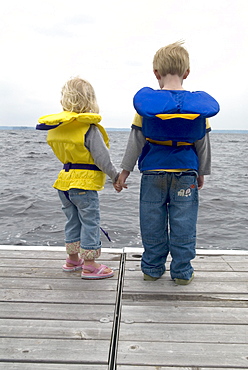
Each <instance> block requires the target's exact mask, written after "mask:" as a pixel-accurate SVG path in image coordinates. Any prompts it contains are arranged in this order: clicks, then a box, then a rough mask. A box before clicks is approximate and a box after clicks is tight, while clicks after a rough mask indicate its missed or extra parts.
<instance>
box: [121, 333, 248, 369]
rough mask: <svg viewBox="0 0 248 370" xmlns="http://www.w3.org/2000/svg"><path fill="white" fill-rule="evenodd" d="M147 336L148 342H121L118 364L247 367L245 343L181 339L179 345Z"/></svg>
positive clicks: (247, 353)
mask: <svg viewBox="0 0 248 370" xmlns="http://www.w3.org/2000/svg"><path fill="white" fill-rule="evenodd" d="M146 335H147V339H148V341H147V342H137V341H135V340H133V341H132V340H129V341H122V340H121V339H120V342H119V346H118V360H117V362H118V365H129V364H130V365H134V364H137V365H139V366H146V365H149V366H157V367H158V366H184V367H189V366H194V367H195V368H197V369H199V368H201V367H213V368H215V369H216V368H218V367H224V368H226V369H228V368H231V369H235V368H236V367H241V368H242V367H243V368H244V369H247V367H248V359H247V357H248V348H247V345H245V344H226V343H225V344H217V343H214V344H213V343H187V342H180V338H178V342H177V343H167V342H166V343H163V342H151V341H149V332H147V334H146ZM182 336H183V333H182ZM144 369H145V367H144Z"/></svg>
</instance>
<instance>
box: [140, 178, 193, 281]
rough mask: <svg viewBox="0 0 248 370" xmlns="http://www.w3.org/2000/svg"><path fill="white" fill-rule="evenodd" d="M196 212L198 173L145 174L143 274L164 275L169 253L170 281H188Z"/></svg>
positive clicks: (141, 201)
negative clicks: (176, 279) (170, 260)
mask: <svg viewBox="0 0 248 370" xmlns="http://www.w3.org/2000/svg"><path fill="white" fill-rule="evenodd" d="M197 211H198V189H197V173H196V172H195V171H186V172H178V173H176V172H173V173H172V172H162V171H161V172H159V171H158V172H157V171H144V172H143V175H142V179H141V191H140V227H141V237H142V242H143V246H144V253H143V256H142V260H141V269H142V271H143V272H144V273H145V274H147V275H150V276H153V277H160V276H162V275H163V273H164V272H165V262H166V258H167V255H168V253H169V252H170V254H171V257H172V262H171V265H170V274H171V278H172V279H175V278H179V279H190V277H191V275H192V273H193V271H194V270H193V267H192V266H191V263H190V261H191V260H192V259H193V258H194V257H195V243H196V222H197Z"/></svg>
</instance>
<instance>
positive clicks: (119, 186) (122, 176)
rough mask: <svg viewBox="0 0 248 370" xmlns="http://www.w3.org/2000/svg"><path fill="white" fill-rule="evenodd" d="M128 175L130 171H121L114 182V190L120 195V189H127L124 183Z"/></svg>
mask: <svg viewBox="0 0 248 370" xmlns="http://www.w3.org/2000/svg"><path fill="white" fill-rule="evenodd" d="M129 174H130V171H127V170H122V171H121V173H120V175H119V177H118V179H117V180H116V182H115V183H114V184H113V186H114V188H115V190H116V191H117V192H118V193H120V192H121V191H122V189H123V188H124V189H127V184H126V183H125V182H126V179H127V178H128V176H129Z"/></svg>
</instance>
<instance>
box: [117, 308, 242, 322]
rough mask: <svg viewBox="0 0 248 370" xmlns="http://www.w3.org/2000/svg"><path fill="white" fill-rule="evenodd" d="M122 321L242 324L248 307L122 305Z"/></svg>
mask: <svg viewBox="0 0 248 370" xmlns="http://www.w3.org/2000/svg"><path fill="white" fill-rule="evenodd" d="M121 320H122V322H123V323H131V324H132V323H143V324H144V327H145V326H146V324H150V323H161V324H163V323H175V324H178V323H184V324H186V323H187V324H243V325H247V323H248V308H237V307H233V308H232V307H231V308H230V307H204V310H203V309H202V307H195V306H194V304H192V306H191V307H178V306H176V305H175V304H174V307H173V309H172V308H171V307H167V306H163V305H159V306H149V307H147V306H145V307H144V306H143V305H136V306H134V305H133V306H128V305H126V304H125V305H123V307H122V313H121Z"/></svg>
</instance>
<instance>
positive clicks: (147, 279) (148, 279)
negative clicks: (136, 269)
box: [144, 274, 159, 281]
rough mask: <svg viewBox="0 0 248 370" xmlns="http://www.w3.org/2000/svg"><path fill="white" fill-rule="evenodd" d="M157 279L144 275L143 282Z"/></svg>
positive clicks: (156, 278)
mask: <svg viewBox="0 0 248 370" xmlns="http://www.w3.org/2000/svg"><path fill="white" fill-rule="evenodd" d="M158 279H159V278H158V277H153V276H150V275H147V274H144V280H146V281H156V280H158Z"/></svg>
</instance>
